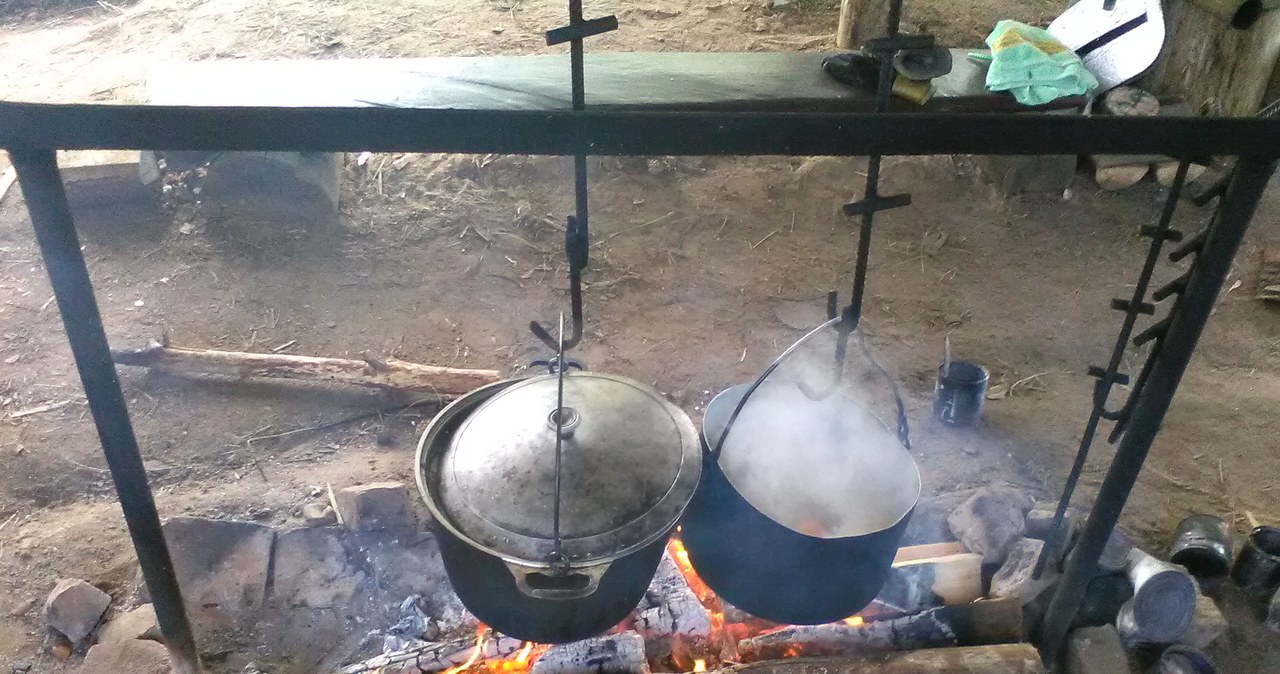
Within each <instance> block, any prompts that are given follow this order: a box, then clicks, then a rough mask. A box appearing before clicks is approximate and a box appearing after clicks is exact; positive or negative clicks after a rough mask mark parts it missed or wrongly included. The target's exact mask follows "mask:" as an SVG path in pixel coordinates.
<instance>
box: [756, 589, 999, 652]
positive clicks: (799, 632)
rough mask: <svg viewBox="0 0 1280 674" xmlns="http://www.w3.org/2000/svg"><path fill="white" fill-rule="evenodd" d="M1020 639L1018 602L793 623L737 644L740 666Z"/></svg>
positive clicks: (964, 605)
mask: <svg viewBox="0 0 1280 674" xmlns="http://www.w3.org/2000/svg"><path fill="white" fill-rule="evenodd" d="M1021 640H1022V610H1021V608H1020V606H1019V605H1018V601H1017V600H1016V599H996V600H983V601H977V602H974V603H972V604H963V605H960V606H943V607H940V608H935V609H930V610H928V611H924V612H923V613H917V614H915V615H909V616H904V617H901V618H893V619H891V620H877V621H873V622H868V623H865V624H863V625H857V626H854V625H846V624H843V623H835V624H829V625H797V626H793V627H788V628H785V629H782V630H779V631H777V632H770V633H768V634H763V635H760V636H757V637H752V638H750V639H743V640H742V641H739V642H738V655H739V656H740V657H741V659H742V661H743V662H759V661H761V660H770V659H774V658H783V657H792V656H829V655H849V654H856V653H874V652H883V651H902V650H917V649H922V648H939V647H945V646H973V645H987V644H994V643H1013V642H1018V641H1021Z"/></svg>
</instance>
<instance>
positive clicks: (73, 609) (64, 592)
mask: <svg viewBox="0 0 1280 674" xmlns="http://www.w3.org/2000/svg"><path fill="white" fill-rule="evenodd" d="M110 605H111V595H109V594H107V593H106V592H103V591H102V590H99V589H98V588H96V587H94V586H92V585H90V584H88V583H86V582H85V581H83V580H80V579H78V578H64V579H63V580H60V581H58V584H57V585H55V586H54V588H53V591H52V592H50V593H49V598H48V599H46V600H45V602H44V613H45V617H46V618H48V620H49V625H50V626H51V627H53V629H55V630H58V631H59V632H61V633H62V634H63V635H65V636H66V637H67V638H68V639H70V640H71V642H72V643H80V642H81V641H83V640H84V638H85V637H87V636H89V633H90V632H92V631H93V628H94V627H96V626H97V625H98V621H99V620H101V619H102V614H103V613H104V612H106V610H107V607H108V606H110Z"/></svg>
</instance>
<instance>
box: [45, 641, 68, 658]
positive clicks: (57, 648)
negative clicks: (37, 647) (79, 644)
mask: <svg viewBox="0 0 1280 674" xmlns="http://www.w3.org/2000/svg"><path fill="white" fill-rule="evenodd" d="M49 655H52V656H53V659H54V660H57V661H58V662H64V661H65V660H66V659H67V658H70V657H71V644H70V642H67V641H59V642H58V643H56V644H54V645H52V646H50V647H49Z"/></svg>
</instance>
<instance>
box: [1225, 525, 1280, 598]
mask: <svg viewBox="0 0 1280 674" xmlns="http://www.w3.org/2000/svg"><path fill="white" fill-rule="evenodd" d="M1231 579H1232V580H1234V581H1235V582H1236V585H1239V586H1240V589H1242V590H1244V591H1245V592H1247V593H1249V594H1250V595H1253V596H1254V597H1256V598H1258V599H1260V600H1262V601H1267V600H1268V599H1270V598H1271V596H1272V595H1274V594H1275V592H1276V588H1277V587H1278V586H1280V528H1278V527H1272V526H1261V527H1256V528H1254V530H1253V531H1252V532H1250V533H1249V537H1248V538H1246V539H1245V541H1244V547H1242V548H1240V554H1239V555H1238V556H1237V557H1236V564H1235V566H1234V567H1233V568H1232V569H1231Z"/></svg>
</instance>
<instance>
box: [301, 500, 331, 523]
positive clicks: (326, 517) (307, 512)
mask: <svg viewBox="0 0 1280 674" xmlns="http://www.w3.org/2000/svg"><path fill="white" fill-rule="evenodd" d="M302 519H303V520H305V521H306V523H307V526H309V527H327V526H330V525H333V524H337V523H338V514H337V513H335V512H334V511H333V507H332V506H330V505H329V504H327V503H308V504H307V505H304V506H302Z"/></svg>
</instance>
